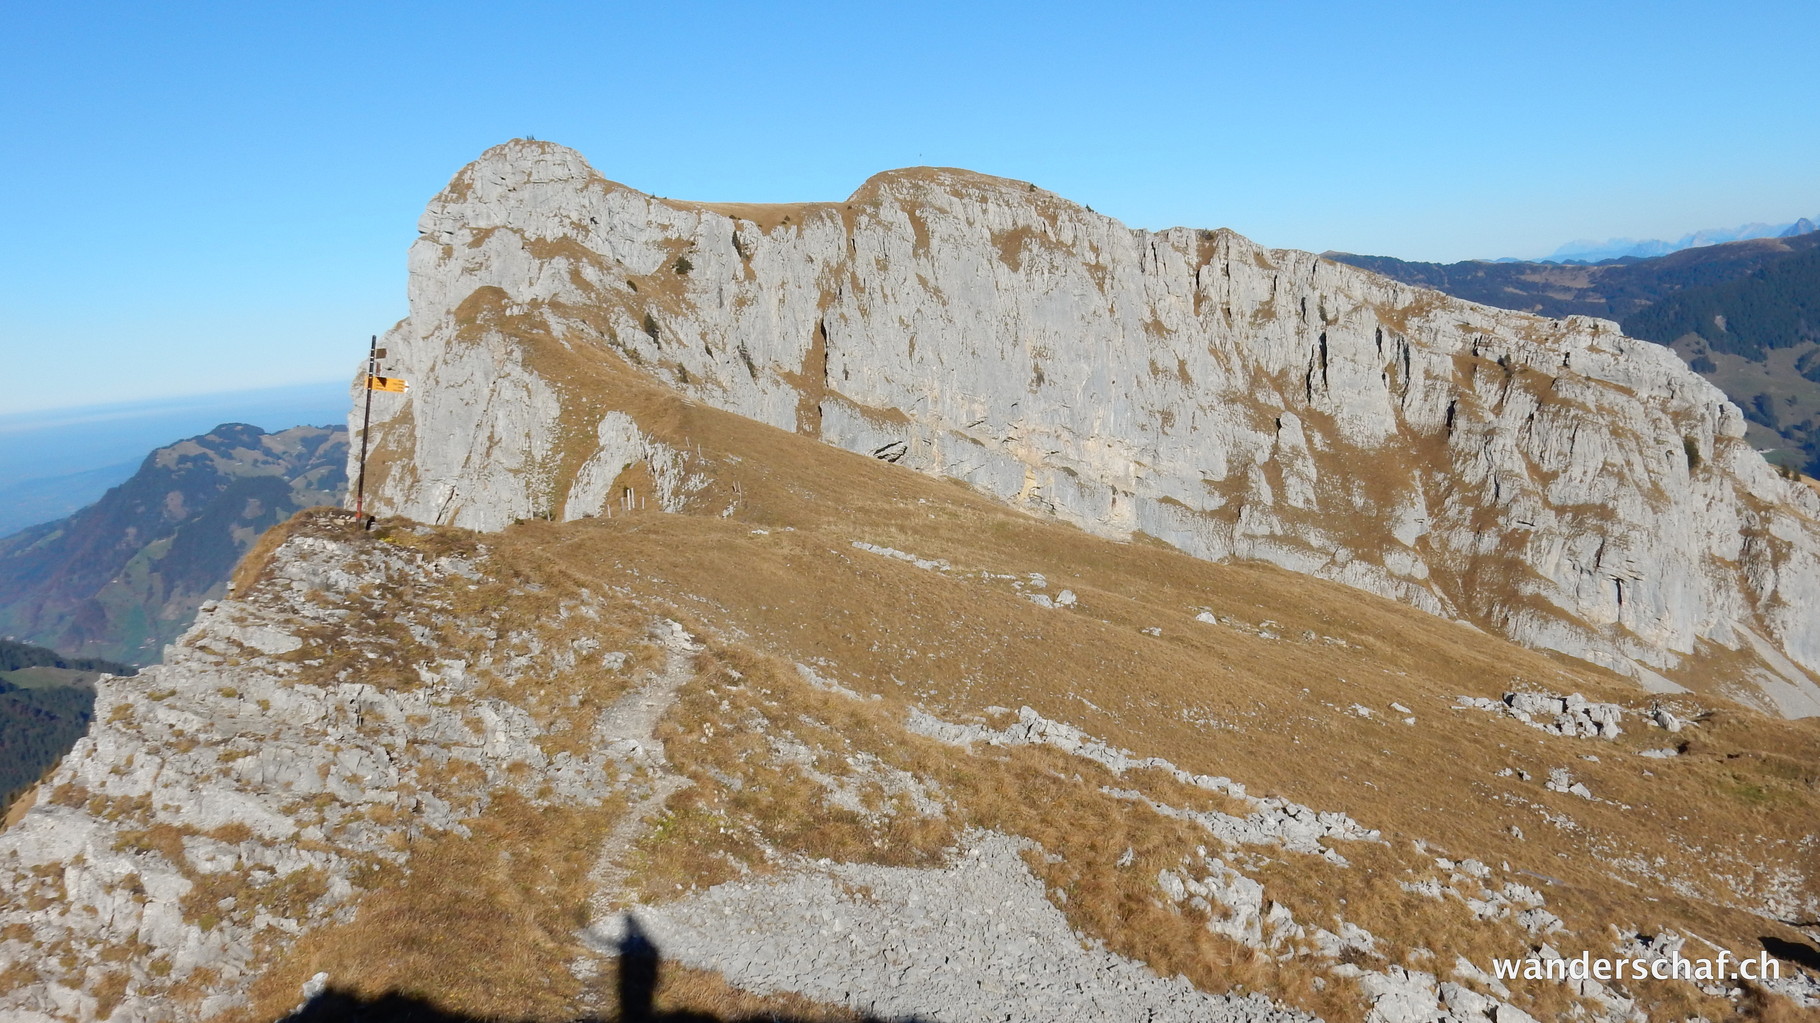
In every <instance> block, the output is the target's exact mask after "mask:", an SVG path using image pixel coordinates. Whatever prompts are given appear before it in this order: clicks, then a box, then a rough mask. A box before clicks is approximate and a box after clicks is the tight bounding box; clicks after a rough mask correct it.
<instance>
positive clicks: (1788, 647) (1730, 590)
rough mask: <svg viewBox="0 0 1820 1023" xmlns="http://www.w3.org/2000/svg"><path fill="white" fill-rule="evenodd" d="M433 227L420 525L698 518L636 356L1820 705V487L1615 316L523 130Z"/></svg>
mask: <svg viewBox="0 0 1820 1023" xmlns="http://www.w3.org/2000/svg"><path fill="white" fill-rule="evenodd" d="M419 227H420V231H421V237H420V238H419V239H418V241H417V243H416V244H415V245H414V246H413V248H412V250H411V260H410V271H411V272H410V290H411V293H410V303H411V314H410V317H409V318H408V319H406V320H405V321H403V322H402V323H400V324H399V325H398V326H397V327H395V328H394V329H393V330H392V331H391V332H390V334H388V335H387V337H386V339H385V342H384V343H385V345H386V347H387V348H388V350H389V353H390V357H389V359H388V362H387V369H388V371H389V372H393V373H396V374H398V375H402V376H404V377H406V378H407V379H409V380H410V381H411V386H412V390H411V392H410V393H409V394H407V395H405V396H403V397H396V396H393V395H381V396H379V400H378V401H376V402H375V413H374V414H375V417H376V424H375V431H374V434H373V439H374V442H375V445H376V446H375V451H376V453H377V454H376V458H375V463H374V479H373V480H371V481H370V483H369V488H368V490H369V494H370V495H372V496H373V498H374V501H375V504H376V506H377V507H379V508H381V509H382V510H386V511H391V512H396V513H399V514H404V515H409V516H413V517H417V518H420V519H424V520H431V521H438V522H451V523H455V524H460V525H466V526H473V527H477V528H481V529H491V528H497V527H499V526H502V525H504V524H506V523H508V522H510V521H511V520H512V519H514V518H529V517H533V516H545V517H552V518H555V517H562V518H574V517H578V516H581V515H585V514H599V513H602V512H603V511H604V508H605V506H606V505H609V504H611V502H612V501H613V500H622V499H623V498H624V493H625V491H626V489H627V487H628V486H629V485H630V484H629V481H630V480H631V479H632V478H633V476H634V475H636V476H637V478H638V480H639V481H640V484H641V486H642V487H643V490H642V491H641V492H644V493H650V494H651V498H650V499H651V501H652V502H653V503H658V504H661V505H663V506H664V507H677V506H680V503H681V502H683V501H685V500H686V499H687V494H688V489H689V487H690V485H691V483H690V481H691V479H695V480H696V481H697V483H696V485H699V473H694V474H692V471H691V469H690V466H689V464H688V459H687V458H686V457H685V455H684V453H681V452H675V451H670V450H667V449H665V448H663V446H662V445H661V444H657V443H656V442H655V441H653V440H651V439H650V438H649V437H647V436H645V435H643V434H642V433H641V432H640V431H639V430H638V428H637V426H636V424H634V423H630V422H628V421H626V417H625V416H624V415H623V413H621V412H619V411H617V410H615V409H613V408H612V402H611V397H610V395H607V396H604V397H603V395H602V394H601V393H599V392H598V390H596V391H590V390H589V386H588V385H587V384H586V382H585V381H582V380H580V378H578V377H577V375H576V372H575V366H577V365H586V364H588V363H589V362H590V361H592V362H593V363H594V364H597V365H598V364H601V363H603V362H613V363H614V364H615V365H618V360H622V359H623V360H624V361H625V363H629V364H631V365H634V366H637V367H640V368H642V370H643V371H644V372H646V373H648V374H651V375H652V376H654V377H655V378H657V379H659V380H661V381H663V382H665V383H668V384H669V385H671V386H673V387H675V388H676V389H678V390H679V391H680V392H682V393H683V394H684V395H686V396H688V397H689V398H691V399H694V400H698V401H701V402H705V403H708V404H712V405H714V406H718V407H720V408H724V409H728V410H731V411H733V412H736V413H738V414H740V415H744V416H749V417H751V418H753V419H756V420H759V421H761V422H764V423H768V424H771V425H774V426H779V427H783V428H786V429H792V430H796V431H799V432H802V433H805V434H810V435H813V436H817V437H820V438H821V439H823V440H825V441H827V442H829V443H831V444H836V445H839V446H841V447H844V448H848V449H851V450H853V451H857V452H863V453H866V454H870V455H874V456H876V457H879V458H882V459H887V460H890V461H893V462H897V463H899V464H902V465H905V466H908V467H911V468H915V469H917V470H921V471H923V472H928V473H935V474H942V475H946V476H952V477H955V478H958V479H962V480H965V481H967V482H969V483H971V484H973V485H974V486H976V487H979V488H981V489H983V490H985V491H988V492H990V493H992V494H995V495H998V496H999V497H1001V498H1003V499H1005V500H1007V501H1012V502H1015V503H1017V504H1019V505H1021V506H1024V507H1028V508H1031V509H1036V510H1040V511H1043V512H1046V513H1049V514H1053V515H1055V516H1058V517H1060V518H1063V519H1066V520H1068V521H1071V522H1074V523H1077V524H1079V525H1081V526H1083V527H1085V528H1087V529H1090V530H1092V531H1095V532H1098V533H1101V534H1106V535H1114V536H1128V535H1132V534H1135V533H1138V532H1142V533H1145V534H1149V535H1151V536H1154V537H1158V538H1161V539H1163V540H1165V541H1167V542H1169V543H1171V544H1173V545H1175V546H1177V547H1179V548H1180V549H1182V550H1184V551H1186V552H1188V553H1191V554H1194V555H1196V556H1199V557H1205V558H1213V559H1219V558H1230V557H1238V558H1252V559H1259V560H1263V561H1268V562H1272V563H1274V564H1277V565H1281V566H1284V567H1286V568H1290V569H1293V570H1295V571H1299V572H1306V573H1309V574H1312V575H1317V576H1320V577H1323V578H1327V579H1332V580H1336V581H1339V582H1342V583H1346V584H1349V585H1352V586H1356V587H1359V588H1361V589H1364V590H1368V591H1370V592H1373V593H1377V594H1381V595H1384V596H1388V597H1391V598H1394V599H1397V600H1400V601H1404V602H1407V603H1409V604H1412V605H1415V606H1417V607H1420V608H1423V609H1425V610H1428V611H1431V612H1434V613H1436V614H1442V615H1448V616H1452V617H1457V618H1460V619H1464V620H1467V621H1470V622H1473V623H1475V624H1477V625H1479V626H1481V627H1484V628H1488V629H1491V630H1494V631H1497V632H1500V633H1502V634H1504V635H1506V636H1509V637H1510V638H1512V639H1514V640H1516V641H1518V642H1521V643H1524V644H1526V645H1529V646H1532V647H1537V648H1541V649H1547V650H1557V651H1562V652H1565V653H1568V654H1572V655H1574V656H1577V657H1581V658H1584V659H1587V660H1590V661H1593V662H1596V663H1599V664H1602V665H1605V666H1607V667H1610V668H1613V669H1615V670H1617V671H1620V672H1624V673H1626V674H1629V675H1631V676H1633V677H1636V678H1638V679H1639V680H1640V681H1642V682H1643V683H1644V684H1645V685H1646V686H1649V687H1651V688H1653V689H1657V690H1662V691H1668V690H1672V689H1673V688H1675V686H1674V684H1673V683H1672V682H1671V681H1670V680H1669V679H1668V678H1666V677H1664V675H1663V674H1662V673H1663V672H1671V673H1672V671H1673V670H1674V669H1676V668H1677V666H1680V665H1682V664H1683V662H1684V661H1686V660H1687V659H1688V658H1689V657H1692V656H1694V655H1696V654H1698V653H1700V652H1701V647H1702V645H1704V646H1705V647H1706V648H1707V649H1716V648H1724V649H1727V650H1732V651H1741V652H1743V653H1744V654H1745V657H1744V658H1743V660H1747V661H1754V662H1756V664H1757V665H1759V666H1760V667H1754V668H1751V669H1749V671H1748V672H1747V675H1748V676H1749V677H1747V678H1745V679H1742V680H1741V681H1746V682H1755V683H1756V684H1757V687H1758V689H1759V690H1760V691H1761V693H1762V694H1763V695H1762V696H1761V698H1760V699H1759V700H1758V702H1759V703H1760V704H1761V705H1762V706H1764V707H1766V708H1768V709H1772V710H1778V711H1780V712H1781V713H1784V714H1789V715H1805V714H1815V713H1820V687H1816V686H1815V683H1814V679H1813V676H1812V674H1811V673H1813V672H1816V671H1820V629H1816V628H1813V624H1814V621H1813V619H1814V608H1815V607H1816V606H1820V526H1817V524H1816V522H1817V520H1820V496H1817V495H1816V494H1815V492H1814V491H1812V490H1810V489H1808V488H1807V487H1806V486H1804V485H1802V484H1800V483H1796V482H1790V481H1787V480H1784V479H1781V478H1780V477H1778V476H1777V474H1776V473H1775V471H1774V470H1772V469H1771V468H1770V467H1769V466H1768V465H1767V464H1766V463H1765V462H1764V461H1763V459H1762V458H1761V457H1760V456H1759V455H1758V454H1757V453H1756V452H1755V451H1753V450H1751V448H1750V447H1749V446H1748V445H1747V444H1746V443H1745V442H1744V440H1743V435H1744V421H1743V418H1742V416H1741V415H1740V413H1739V411H1738V409H1737V408H1736V407H1735V406H1733V405H1732V404H1730V403H1729V402H1727V401H1726V400H1725V398H1724V396H1723V395H1722V394H1721V393H1720V392H1719V391H1718V390H1717V389H1716V388H1714V387H1713V386H1712V385H1710V384H1708V383H1707V382H1706V381H1704V380H1702V379H1701V378H1700V377H1698V376H1697V375H1695V374H1694V373H1692V372H1691V371H1689V370H1688V369H1687V368H1686V367H1685V366H1684V365H1683V364H1682V363H1681V362H1680V361H1679V359H1678V358H1677V357H1676V356H1675V355H1674V354H1673V353H1672V352H1670V351H1669V350H1668V349H1666V348H1662V347H1659V346H1657V345H1653V344H1649V343H1646V342H1642V341H1637V340H1633V339H1630V338H1627V337H1624V336H1623V335H1622V334H1621V333H1620V332H1619V331H1618V329H1617V327H1616V325H1614V324H1612V323H1609V322H1606V321H1603V320H1595V319H1588V318H1583V317H1572V318H1569V319H1566V320H1548V319H1541V318H1537V317H1534V316H1529V315H1525V314H1521V313H1515V312H1508V311H1504V310H1497V309H1491V308H1487V307H1483V306H1478V305H1474V304H1471V303H1467V302H1462V301H1457V300H1454V299H1451V298H1448V297H1446V296H1443V295H1440V294H1438V293H1435V292H1431V291H1425V290H1422V289H1417V288H1412V287H1408V286H1405V285H1401V284H1397V283H1394V282H1392V281H1389V280H1387V279H1384V278H1381V277H1377V276H1375V275H1372V274H1370V273H1367V272H1365V271H1362V270H1358V269H1355V268H1352V267H1348V266H1342V265H1340V264H1336V263H1333V262H1330V261H1328V260H1323V259H1321V258H1319V257H1317V256H1314V255H1312V254H1309V253H1305V252H1295V251H1289V250H1273V249H1266V248H1263V247H1261V246H1258V245H1256V244H1254V243H1252V242H1250V241H1248V240H1246V239H1244V238H1242V237H1240V236H1238V235H1236V234H1233V233H1231V232H1229V231H1224V230H1221V231H1203V230H1190V229H1186V228H1175V229H1171V230H1167V231H1161V232H1151V231H1140V230H1132V229H1130V228H1127V227H1125V226H1124V225H1122V224H1120V223H1119V222H1117V221H1115V220H1113V219H1111V218H1109V217H1105V216H1101V215H1098V214H1095V213H1094V212H1092V211H1091V210H1088V209H1085V208H1083V207H1081V206H1077V205H1075V204H1073V203H1070V202H1067V201H1066V200H1063V199H1061V198H1059V197H1057V196H1055V195H1052V194H1050V193H1048V192H1045V191H1042V190H1041V189H1038V188H1037V187H1036V186H1035V185H1030V184H1026V183H1023V182H1016V181H1009V180H1004V179H999V178H992V177H987V176H984V175H979V174H973V173H969V172H965V171H958V170H947V169H932V168H919V169H913V170H900V171H891V172H887V173H884V174H880V175H877V176H875V177H873V178H872V179H870V180H869V181H867V182H866V183H865V184H864V185H862V186H861V187H860V189H859V190H858V191H856V192H855V193H854V194H853V195H852V196H851V197H850V198H849V199H848V200H847V201H846V202H838V203H819V204H802V205H795V206H742V205H732V204H722V205H716V204H699V203H697V204H690V203H680V202H674V201H670V200H665V199H659V198H655V197H652V196H649V195H646V194H644V193H641V192H638V191H636V190H634V189H631V188H627V187H624V186H621V185H618V184H615V183H613V182H610V181H608V180H606V179H605V178H603V177H601V176H600V175H599V174H598V173H596V172H595V171H594V169H593V168H591V167H590V166H589V165H588V164H587V162H586V161H585V160H583V159H582V157H581V156H580V154H578V153H575V152H574V151H572V150H569V149H565V148H563V147H561V146H556V145H552V144H549V143H543V142H532V141H514V142H510V143H507V144H505V145H502V146H498V147H495V148H494V149H491V150H489V151H487V153H485V154H484V155H483V156H482V157H481V158H480V159H479V160H478V161H476V162H475V163H474V164H472V165H470V166H469V167H467V168H465V169H464V170H462V171H461V172H460V173H459V174H457V175H456V176H455V178H454V180H452V181H451V182H450V184H449V186H448V187H447V188H446V189H445V190H444V191H443V192H442V194H440V195H438V196H437V197H436V198H435V200H433V201H432V202H431V204H430V206H429V209H428V211H427V212H426V213H425V214H424V216H423V218H422V220H421V221H420V224H419ZM622 368H623V367H622ZM584 464H585V467H584V468H579V469H578V468H576V466H578V465H584ZM622 473H624V474H631V475H626V476H625V477H624V480H623V481H622V482H621V484H620V489H619V490H618V491H615V490H613V487H614V482H613V481H614V480H618V479H621V477H620V475H619V474H622Z"/></svg>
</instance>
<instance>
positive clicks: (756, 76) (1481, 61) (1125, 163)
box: [0, 2, 1820, 413]
mask: <svg viewBox="0 0 1820 1023" xmlns="http://www.w3.org/2000/svg"><path fill="white" fill-rule="evenodd" d="M9 29H11V31H9V32H7V33H4V34H0V56H4V58H5V59H4V60H0V83H4V85H5V87H6V89H7V92H8V95H9V96H11V97H12V98H13V101H14V102H12V103H10V104H8V106H7V109H6V112H5V114H4V118H5V122H4V127H5V128H6V129H7V130H8V133H9V137H11V138H14V139H17V140H23V141H24V142H29V146H30V148H29V153H30V154H31V155H30V158H25V157H23V156H22V158H19V159H15V160H11V161H8V162H7V164H6V165H5V166H4V167H0V187H4V188H5V189H6V191H7V194H9V195H12V196H14V197H16V202H15V207H16V208H15V210H13V211H12V212H13V217H12V220H11V224H10V226H11V228H12V230H13V232H14V237H15V238H16V239H21V241H17V242H15V244H14V245H13V246H10V247H9V249H8V251H7V254H6V255H5V256H3V257H0V259H3V260H4V265H3V266H0V270H4V273H0V280H3V281H4V282H5V283H4V284H0V347H4V349H5V351H6V364H7V366H6V368H7V369H8V371H9V376H16V377H18V378H29V379H31V380H33V381H34V387H33V388H32V389H31V390H30V392H29V393H27V394H11V395H7V396H6V397H4V398H0V412H4V413H17V412H23V411H27V410H31V409H54V408H62V407H69V406H76V405H84V404H95V403H102V402H120V401H129V400H135V399H146V398H152V397H154V396H158V395H169V394H181V393H187V392H197V391H209V390H221V389H224V388H225V386H246V387H262V386H278V385H282V384H287V383H290V382H294V381H297V380H317V379H329V378H345V377H346V376H348V375H351V373H352V372H353V370H354V367H355V366H356V365H357V363H358V361H359V358H360V356H361V354H362V353H363V351H364V349H365V345H366V339H367V337H368V335H370V334H373V333H380V332H383V331H384V330H385V329H386V328H387V327H389V326H390V325H391V324H392V323H394V322H396V321H397V320H399V319H400V318H401V317H403V316H404V315H405V313H406V311H407V310H406V303H405V286H406V265H405V260H406V253H407V251H408V249H409V247H410V245H411V243H412V241H413V239H414V238H415V237H416V221H417V218H418V216H419V215H420V214H421V213H422V211H423V207H424V204H425V203H426V201H427V200H428V199H429V198H430V197H431V196H433V195H434V194H435V193H436V192H437V191H438V190H440V188H441V187H442V186H443V185H444V184H445V183H446V182H447V181H448V179H449V177H450V176H451V175H453V174H454V173H455V172H456V171H458V170H459V169H460V168H461V167H462V166H463V165H465V164H466V163H467V162H469V161H470V160H472V159H474V158H475V157H476V156H478V155H479V154H480V153H481V152H482V151H483V150H484V149H486V148H487V147H489V146H492V145H495V144H498V143H500V142H503V141H505V140H507V139H509V138H513V137H518V136H526V135H534V136H536V137H538V138H542V139H548V140H551V141H555V142H560V143H562V144H564V145H568V146H572V147H574V148H575V149H577V150H579V151H580V152H581V153H583V154H584V155H585V156H586V157H587V158H588V159H589V161H590V162H592V163H593V164H594V166H596V167H597V168H598V169H599V170H600V171H601V172H602V173H603V174H605V175H606V176H608V177H610V178H612V179H614V180H617V181H622V182H624V183H626V184H627V185H630V186H632V187H634V188H638V189H641V190H644V191H647V192H651V193H654V194H658V195H669V196H679V197H686V198H690V199H701V200H742V201H751V202H766V201H790V200H805V199H828V200H838V199H841V198H843V197H845V196H846V195H847V194H849V193H850V192H851V191H852V190H853V189H854V188H855V187H856V186H858V185H859V183H860V182H862V181H864V180H865V179H866V178H867V177H869V176H870V175H872V174H874V173H877V172H879V171H882V170H887V169H891V168H895V167H904V166H915V165H947V166H961V167H967V168H970V169H973V170H978V171H981V172H985V173H990V174H996V175H1002V176H1007V177H1013V178H1020V179H1024V180H1029V181H1034V182H1036V183H1038V184H1040V185H1041V186H1043V187H1044V188H1047V189H1049V190H1051V191H1054V192H1056V193H1057V194H1059V195H1062V196H1064V197H1067V198H1069V199H1071V200H1074V201H1076V202H1080V203H1082V204H1086V205H1091V206H1092V207H1093V208H1094V209H1096V210H1099V211H1100V212H1102V213H1106V214H1109V215H1111V216H1114V217H1117V218H1118V219H1120V220H1122V221H1124V222H1125V223H1127V224H1129V225H1131V226H1133V227H1138V228H1153V229H1154V228H1164V227H1170V226H1177V225H1181V226H1189V227H1209V228H1213V227H1227V228H1231V229H1233V230H1235V231H1238V232H1240V233H1242V234H1244V235H1246V236H1248V237H1251V238H1253V239H1255V240H1256V241H1258V242H1260V243H1262V244H1265V245H1268V246H1272V247H1284V248H1299V249H1307V250H1310V251H1315V252H1320V251H1325V250H1338V251H1348V252H1358V253H1369V254H1375V255H1389V256H1396V257H1399V258H1402V259H1410V260H1424V261H1439V262H1451V261H1455V260H1460V259H1469V258H1488V259H1489V258H1497V257H1501V256H1511V255H1519V256H1520V255H1525V254H1537V255H1539V254H1542V253H1547V252H1551V251H1554V250H1555V249H1556V248H1558V247H1559V246H1561V245H1563V244H1564V243H1567V242H1569V241H1570V240H1574V239H1587V238H1623V237H1629V238H1677V237H1680V236H1682V235H1684V234H1686V233H1688V232H1693V231H1698V230H1702V229H1706V228H1715V227H1726V226H1729V225H1737V224H1746V223H1750V222H1753V221H1765V222H1779V221H1789V220H1793V219H1795V218H1797V217H1802V216H1811V215H1812V214H1813V212H1814V210H1815V209H1816V208H1817V207H1820V182H1816V180H1815V178H1814V175H1813V173H1812V171H1811V168H1812V167H1813V166H1815V165H1816V164H1820V138H1816V137H1815V136H1814V134H1813V133H1811V132H1801V131H1798V130H1791V128H1790V126H1791V125H1799V124H1802V123H1805V119H1806V118H1807V116H1808V113H1807V110H1806V103H1807V98H1808V97H1811V96H1813V95H1816V94H1820V68H1817V67H1816V66H1815V65H1814V64H1813V62H1809V61H1800V60H1793V59H1780V60H1775V59H1764V58H1763V55H1765V54H1769V53H1772V52H1774V51H1776V50H1777V49H1778V48H1779V47H1781V46H1782V45H1783V44H1784V40H1787V39H1791V38H1794V39H1800V38H1812V37H1813V36H1814V34H1815V33H1816V31H1817V30H1820V8H1815V7H1813V6H1812V5H1795V4H1768V5H1753V6H1751V7H1749V8H1744V9H1740V8H1736V7H1733V6H1730V5H1720V4H1717V3H1696V2H1684V3H1677V4H1669V5H1650V6H1648V7H1644V6H1641V5H1629V4H1617V5H1600V6H1597V7H1587V6H1586V5H1569V4H1565V3H1532V4H1524V5H1520V6H1519V5H1509V6H1503V5H1476V6H1472V5H1469V6H1465V7H1462V6H1460V5H1457V4H1442V3H1418V4H1410V5H1403V6H1401V7H1399V8H1397V9H1396V10H1395V11H1389V10H1385V9H1377V8H1359V7H1357V6H1356V5H1349V4H1341V3H1337V2H1323V3H1314V4H1309V5H1303V6H1299V7H1296V8H1287V7H1282V6H1276V5H1271V6H1262V5H1258V6H1254V5H1242V4H1225V5H1205V4H1202V5H1194V4H1162V5H1153V6H1150V7H1144V8H1135V9H1121V10H1118V11H1109V10H1107V9H1104V8H1101V7H1098V6H1089V5H1080V4H1077V5H1069V4H1050V5H1044V6H1042V7H1035V6H1026V5H1012V4H978V3H972V4H967V5H965V6H962V5H952V4H950V5H944V4H931V5H922V6H919V7H917V8H915V9H913V10H897V9H869V8H852V7H850V6H844V5H843V6H835V5H829V4H787V5H769V6H767V7H766V8H764V9H762V10H759V9H753V8H750V7H746V6H743V5H732V4H704V5H697V6H695V7H691V8H688V9H686V10H684V9H660V8H639V9H627V8H611V7H601V6H597V5H565V4H555V5H539V6H535V7H533V6H522V7H518V8H504V9H501V8H498V7H485V8H482V7H479V6H478V5H463V4H459V3H458V4H455V5H453V6H451V5H447V4H440V5H436V6H434V7H431V6H429V5H389V6H386V7H383V8H373V9H363V10H360V11H358V12H355V11H351V10H348V11H330V12H326V13H325V12H320V11H292V10H286V9H280V8H263V7H251V8H233V9H219V8H204V7H201V6H189V7H185V6H177V7H165V8H158V9H150V8H141V7H136V6H133V5H127V4H118V3H111V4H110V3H103V4H84V5H76V6H73V7H72V6H61V7H42V6H41V7H33V8H21V9H20V10H18V11H17V12H15V13H13V14H12V16H11V17H10V18H9ZM1715 54H1738V55H1740V56H1738V57H1736V58H1734V59H1718V58H1715V57H1714V55H1715ZM22 144H23V143H22ZM23 152H26V150H23V149H22V153H23Z"/></svg>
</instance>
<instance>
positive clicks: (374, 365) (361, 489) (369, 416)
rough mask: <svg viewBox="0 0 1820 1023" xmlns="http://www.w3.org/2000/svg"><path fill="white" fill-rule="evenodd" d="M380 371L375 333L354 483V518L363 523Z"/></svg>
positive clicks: (363, 384)
mask: <svg viewBox="0 0 1820 1023" xmlns="http://www.w3.org/2000/svg"><path fill="white" fill-rule="evenodd" d="M378 372H379V335H378V334H374V335H373V339H372V341H371V343H370V344H369V345H368V346H367V376H366V379H365V380H363V381H361V389H362V390H364V391H366V392H367V403H366V411H365V412H364V413H362V414H361V417H360V475H359V477H358V478H357V482H356V483H355V484H354V518H355V519H357V520H359V521H360V522H361V523H362V524H364V523H365V522H366V517H367V508H366V500H367V428H368V427H369V426H371V425H373V377H374V375H375V374H377V373H378Z"/></svg>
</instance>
